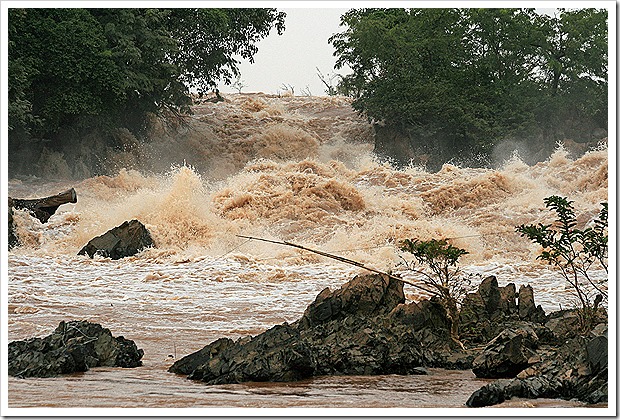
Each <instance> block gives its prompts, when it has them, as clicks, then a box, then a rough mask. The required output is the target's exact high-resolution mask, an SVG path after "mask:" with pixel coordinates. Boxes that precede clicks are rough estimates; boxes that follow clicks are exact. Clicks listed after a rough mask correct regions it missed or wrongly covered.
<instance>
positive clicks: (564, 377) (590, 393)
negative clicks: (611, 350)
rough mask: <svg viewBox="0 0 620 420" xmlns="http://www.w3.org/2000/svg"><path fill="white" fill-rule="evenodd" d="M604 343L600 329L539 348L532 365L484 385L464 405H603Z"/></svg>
mask: <svg viewBox="0 0 620 420" xmlns="http://www.w3.org/2000/svg"><path fill="white" fill-rule="evenodd" d="M606 341H607V336H606V328H605V327H603V326H601V327H597V328H595V330H594V331H593V332H592V333H591V334H590V335H588V336H587V337H580V336H577V337H574V338H569V339H568V340H565V341H563V344H562V345H561V346H560V347H558V348H555V349H553V348H548V349H546V351H540V349H539V351H538V360H537V361H536V362H535V363H534V364H533V365H532V366H530V367H528V368H527V369H524V370H523V371H521V372H520V373H519V374H518V375H517V377H516V378H513V379H503V380H499V381H496V382H493V383H490V384H487V385H485V386H484V387H482V388H480V389H479V390H477V391H476V392H474V393H473V394H472V395H471V396H470V398H469V399H468V401H467V405H468V406H470V407H482V406H488V405H494V404H498V403H501V402H503V401H505V400H508V399H511V398H562V399H566V400H570V399H578V400H580V401H584V402H588V403H593V404H594V403H599V402H605V401H607V399H608V374H607V362H606V356H605V355H606V352H607V350H606V349H607V345H606V344H605V342H606ZM532 360H535V358H533V359H532Z"/></svg>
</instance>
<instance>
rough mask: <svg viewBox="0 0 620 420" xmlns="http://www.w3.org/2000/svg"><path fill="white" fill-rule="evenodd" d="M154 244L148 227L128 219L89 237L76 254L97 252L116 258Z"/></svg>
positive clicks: (126, 255) (127, 255) (92, 254)
mask: <svg viewBox="0 0 620 420" xmlns="http://www.w3.org/2000/svg"><path fill="white" fill-rule="evenodd" d="M154 245H155V244H154V242H153V239H152V238H151V234H150V232H149V231H148V229H147V228H146V227H145V226H144V225H143V224H142V223H141V222H139V221H138V220H130V221H128V222H124V223H123V224H122V225H120V226H117V227H115V228H113V229H110V230H109V231H107V232H106V233H104V234H103V235H101V236H97V237H96V238H93V239H91V240H90V241H89V242H88V244H86V245H85V246H84V247H83V248H82V249H81V250H80V252H78V255H85V254H88V256H89V257H91V258H92V257H93V256H94V255H95V254H98V255H101V256H103V257H107V258H111V259H113V260H118V259H120V258H124V257H130V256H132V255H135V254H137V253H138V252H140V251H142V250H143V249H144V248H148V247H151V246H154Z"/></svg>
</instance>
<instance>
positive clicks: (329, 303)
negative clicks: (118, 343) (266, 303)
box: [169, 274, 449, 384]
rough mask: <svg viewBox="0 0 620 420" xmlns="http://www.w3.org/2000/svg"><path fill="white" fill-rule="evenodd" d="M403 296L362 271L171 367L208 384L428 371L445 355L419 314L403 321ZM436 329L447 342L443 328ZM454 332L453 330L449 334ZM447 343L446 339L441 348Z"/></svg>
mask: <svg viewBox="0 0 620 420" xmlns="http://www.w3.org/2000/svg"><path fill="white" fill-rule="evenodd" d="M404 300H405V299H404V294H403V284H402V282H400V281H398V280H395V279H392V278H389V277H387V276H383V275H374V274H372V275H360V276H357V277H355V278H354V279H353V280H351V281H350V282H348V283H346V284H345V285H343V286H342V287H341V288H340V289H338V290H336V291H331V290H329V289H325V290H323V291H322V292H321V293H320V294H319V295H318V296H317V298H316V299H315V301H314V302H313V303H311V304H310V305H309V306H308V308H307V309H306V311H305V313H304V315H303V316H302V318H301V319H300V320H298V321H297V322H295V323H293V324H291V325H289V324H283V325H277V326H275V327H273V328H271V329H269V330H267V331H265V332H264V333H262V334H259V335H258V336H256V337H252V338H249V339H248V338H246V339H240V340H237V341H236V342H233V341H232V340H229V339H220V340H216V341H214V342H213V343H211V344H209V345H207V346H206V347H204V348H203V349H202V350H200V351H198V352H196V353H193V354H190V355H188V356H186V357H184V358H182V359H180V360H178V361H177V362H176V363H174V364H173V365H172V366H171V367H170V369H169V371H170V372H174V373H180V374H184V375H188V378H190V379H198V380H202V381H205V382H207V383H208V384H222V383H231V382H232V383H235V382H245V381H291V380H299V379H303V378H307V377H310V376H317V375H343V374H357V375H375V374H424V373H425V372H426V371H425V370H424V369H421V366H422V365H427V366H428V365H433V363H436V364H437V363H441V361H442V360H443V359H442V357H441V356H439V355H436V354H434V353H433V352H432V351H430V350H425V351H426V353H425V351H424V350H423V348H424V346H423V345H422V344H421V339H424V337H423V336H422V335H421V334H419V332H418V331H416V326H415V324H414V323H412V321H413V319H407V322H402V321H403V319H405V318H406V317H405V318H403V316H402V315H401V314H400V313H399V312H398V311H396V312H395V311H394V310H395V309H396V308H397V307H402V306H403V305H402V304H403V303H404ZM405 306H406V305H405ZM403 311H404V312H407V310H406V309H403ZM418 329H419V330H420V331H421V330H422V329H421V328H418ZM436 333H437V336H434V338H435V339H436V340H437V341H438V342H440V341H441V337H442V335H441V332H439V331H437V332H436ZM448 340H449V333H448V331H447V330H446V331H445V337H444V341H445V342H447V341H448ZM447 346H448V345H447V344H445V343H444V346H443V347H442V349H443V348H444V347H447Z"/></svg>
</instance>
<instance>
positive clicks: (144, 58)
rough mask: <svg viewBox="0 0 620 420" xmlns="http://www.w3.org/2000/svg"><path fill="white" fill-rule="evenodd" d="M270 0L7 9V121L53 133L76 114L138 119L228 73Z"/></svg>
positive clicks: (262, 25) (265, 19)
mask: <svg viewBox="0 0 620 420" xmlns="http://www.w3.org/2000/svg"><path fill="white" fill-rule="evenodd" d="M284 18H285V14H284V13H283V12H278V11H277V10H276V9H267V8H261V9H122V8H121V9H61V8H26V9H9V19H8V23H9V25H8V26H9V27H8V33H9V40H8V42H9V63H8V67H9V92H8V93H9V126H10V130H11V132H15V131H16V130H17V131H21V132H22V133H23V132H26V133H31V135H35V136H43V137H45V136H53V135H54V133H56V132H57V131H58V130H59V129H60V128H61V127H66V126H70V125H75V124H78V123H79V124H85V125H86V126H87V127H91V126H92V125H93V124H97V123H98V124H101V123H104V124H110V125H111V126H116V127H128V128H132V129H140V128H141V126H142V125H143V123H144V118H145V116H146V115H147V114H148V113H150V112H158V111H161V110H162V109H166V108H167V109H172V110H176V111H178V110H181V109H183V107H185V106H187V105H188V104H189V97H188V93H189V88H192V87H194V88H197V89H199V90H203V91H204V90H207V89H208V88H211V87H214V86H216V84H217V82H218V81H223V82H225V83H231V81H232V79H233V77H235V76H237V75H238V74H239V70H238V64H239V62H238V60H237V59H236V58H235V57H242V58H245V59H249V60H252V58H253V56H254V54H255V53H256V52H257V47H256V45H255V44H256V42H257V41H259V40H260V39H262V38H264V37H266V36H267V35H268V34H269V32H270V30H271V29H272V28H273V27H275V28H276V30H277V32H278V34H282V33H283V31H284Z"/></svg>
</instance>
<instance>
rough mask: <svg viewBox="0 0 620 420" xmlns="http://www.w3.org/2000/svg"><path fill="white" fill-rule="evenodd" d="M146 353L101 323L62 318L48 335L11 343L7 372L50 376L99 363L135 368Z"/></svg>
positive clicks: (139, 364) (10, 373)
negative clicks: (113, 335) (113, 334)
mask: <svg viewBox="0 0 620 420" xmlns="http://www.w3.org/2000/svg"><path fill="white" fill-rule="evenodd" d="M143 355H144V351H143V350H141V349H138V347H137V346H136V344H135V343H134V342H133V341H132V340H128V339H126V338H124V337H122V336H119V337H112V333H111V332H110V330H109V329H107V328H103V327H102V326H101V325H99V324H94V323H90V322H87V321H70V322H64V321H63V322H61V323H60V324H59V325H58V327H57V328H56V330H54V332H53V333H52V334H51V335H48V336H47V337H44V338H32V339H29V340H23V341H13V342H11V343H9V346H8V373H9V375H11V376H18V377H51V376H57V375H60V374H66V373H73V372H86V371H87V370H88V369H89V368H91V367H98V366H111V367H125V368H133V367H138V366H142V362H141V359H142V356H143Z"/></svg>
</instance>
